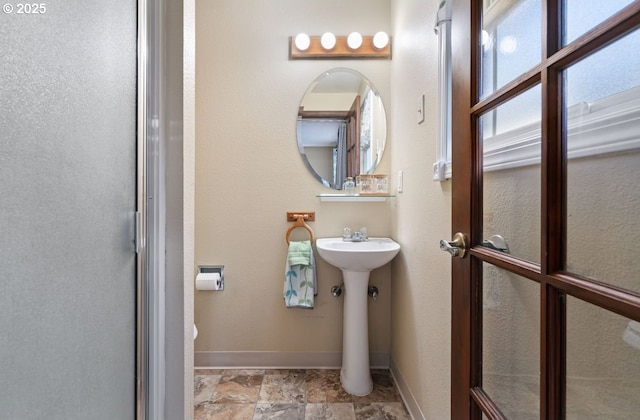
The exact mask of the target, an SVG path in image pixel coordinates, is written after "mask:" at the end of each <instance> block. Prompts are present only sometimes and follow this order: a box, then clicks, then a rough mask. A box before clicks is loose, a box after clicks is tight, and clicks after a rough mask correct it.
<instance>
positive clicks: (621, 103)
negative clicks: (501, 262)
mask: <svg viewBox="0 0 640 420" xmlns="http://www.w3.org/2000/svg"><path fill="white" fill-rule="evenodd" d="M637 45H640V31H636V32H634V33H632V34H630V35H628V36H626V37H625V38H623V39H621V40H619V41H617V42H615V43H614V44H611V45H610V46H608V47H607V48H605V49H603V50H600V51H598V52H597V53H595V54H594V55H592V56H590V57H588V58H586V59H585V60H583V61H581V62H579V63H577V64H576V65H574V66H572V67H570V68H568V69H567V70H566V71H565V74H564V77H565V82H566V84H565V89H566V96H567V104H566V105H565V113H566V114H567V115H568V118H566V121H565V124H566V128H565V130H566V131H567V132H568V137H567V148H568V156H569V160H568V164H567V262H566V269H567V270H568V271H571V272H574V273H577V274H580V275H583V276H586V277H589V278H593V279H596V280H600V281H603V282H607V283H611V284H614V285H616V286H619V287H623V288H625V289H627V290H631V291H635V292H638V291H640V277H639V276H638V272H640V259H638V257H637V251H636V250H635V247H634V246H621V244H625V243H629V241H630V239H628V238H634V237H638V235H640V212H638V208H640V183H639V182H638V180H639V179H640V139H639V138H638V133H639V132H640V54H637V53H635V52H632V51H635V50H637ZM605 69H608V70H607V72H606V73H603V71H605ZM611 69H616V74H615V77H611ZM632 242H633V241H632Z"/></svg>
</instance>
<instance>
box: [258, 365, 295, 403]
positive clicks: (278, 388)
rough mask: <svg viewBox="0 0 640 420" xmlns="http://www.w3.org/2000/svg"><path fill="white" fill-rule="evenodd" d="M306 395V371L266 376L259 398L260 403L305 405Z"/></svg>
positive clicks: (292, 371)
mask: <svg viewBox="0 0 640 420" xmlns="http://www.w3.org/2000/svg"><path fill="white" fill-rule="evenodd" d="M305 395H306V387H305V372H304V370H297V371H295V370H291V371H287V372H286V373H285V374H278V375H274V374H269V375H265V376H264V379H263V381H262V388H261V389H260V395H259V396H258V402H259V403H304V402H305Z"/></svg>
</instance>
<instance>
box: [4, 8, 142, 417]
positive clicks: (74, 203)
mask: <svg viewBox="0 0 640 420" xmlns="http://www.w3.org/2000/svg"><path fill="white" fill-rule="evenodd" d="M36 6H37V7H36ZM36 11H37V12H36ZM136 19H137V17H136V2H132V1H128V0H114V1H109V2H104V1H102V0H92V1H87V0H65V1H57V2H50V3H49V2H48V3H42V4H38V5H33V4H29V5H27V4H26V3H25V4H22V3H21V4H18V3H5V4H4V8H3V13H0V39H2V42H0V56H1V57H2V59H1V61H0V98H1V102H2V112H0V179H1V180H2V181H1V182H0V197H1V198H0V261H1V264H0V283H1V284H2V291H1V292H0V332H1V334H0V335H1V337H2V338H1V339H0V341H1V344H0V390H1V391H0V418H2V419H48V420H75V419H103V420H114V419H118V420H126V419H132V418H134V416H135V407H136V405H135V400H136V392H135V380H136V378H135V355H136V353H135V330H136V325H135V321H136V318H135V305H136V300H135V299H136V296H135V287H136V256H135V250H134V244H133V239H134V237H133V234H134V227H133V220H134V212H135V204H136V55H137V52H136V40H137V33H136V25H137V22H136Z"/></svg>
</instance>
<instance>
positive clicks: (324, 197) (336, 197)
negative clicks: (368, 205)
mask: <svg viewBox="0 0 640 420" xmlns="http://www.w3.org/2000/svg"><path fill="white" fill-rule="evenodd" d="M316 197H318V198H319V199H320V201H351V202H367V201H368V202H375V201H377V202H380V201H387V200H388V199H389V198H394V197H395V195H358V194H318V195H317V196H316Z"/></svg>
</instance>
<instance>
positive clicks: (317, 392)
mask: <svg viewBox="0 0 640 420" xmlns="http://www.w3.org/2000/svg"><path fill="white" fill-rule="evenodd" d="M306 382H307V402H308V403H324V402H327V403H343V402H353V395H351V394H349V393H347V391H345V390H344V389H343V388H342V385H340V371H339V370H329V369H321V370H315V369H309V370H307V374H306Z"/></svg>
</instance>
